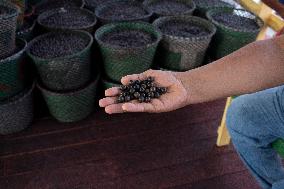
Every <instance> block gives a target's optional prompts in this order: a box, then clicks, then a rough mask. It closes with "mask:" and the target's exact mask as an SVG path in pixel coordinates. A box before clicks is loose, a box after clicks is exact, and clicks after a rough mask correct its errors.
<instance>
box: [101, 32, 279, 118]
mask: <svg viewBox="0 0 284 189" xmlns="http://www.w3.org/2000/svg"><path fill="white" fill-rule="evenodd" d="M148 76H153V77H154V78H155V82H157V84H158V85H159V86H163V87H168V93H166V94H164V95H162V96H161V98H159V99H154V100H152V102H151V103H138V102H136V101H133V102H129V103H124V104H116V99H117V97H115V96H117V95H118V94H119V93H120V90H119V88H111V89H108V90H106V91H105V95H106V98H104V99H101V100H100V102H99V104H100V106H101V107H104V108H105V111H106V112H107V113H109V114H113V113H123V112H151V113H159V112H167V111H172V110H176V109H178V108H182V107H184V106H187V105H189V104H195V103H202V102H207V101H211V100H216V99H219V98H225V97H228V96H233V95H241V94H246V93H253V92H256V91H260V90H264V89H267V88H272V87H275V86H279V85H281V84H284V35H283V36H280V37H277V38H274V39H269V40H264V41H257V42H254V43H251V44H249V45H247V46H245V47H243V48H242V49H240V50H238V51H236V52H234V53H232V54H231V55H228V56H226V57H224V58H222V59H220V60H217V61H215V62H214V63H211V64H209V65H206V66H203V67H200V68H197V69H194V70H190V71H187V72H165V71H155V70H149V71H146V72H144V73H142V74H136V75H130V76H126V77H123V78H122V80H121V82H122V84H124V85H126V84H128V83H129V81H130V80H137V79H144V78H146V77H148Z"/></svg>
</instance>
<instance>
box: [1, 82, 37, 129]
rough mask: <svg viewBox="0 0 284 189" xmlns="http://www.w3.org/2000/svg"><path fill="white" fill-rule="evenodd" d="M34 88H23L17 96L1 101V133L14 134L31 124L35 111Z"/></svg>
mask: <svg viewBox="0 0 284 189" xmlns="http://www.w3.org/2000/svg"><path fill="white" fill-rule="evenodd" d="M33 89H34V84H33V85H32V86H30V88H28V89H25V90H23V91H22V92H20V93H19V94H17V95H16V96H14V97H12V98H9V99H7V100H6V101H2V102H0V120H1V122H0V134H1V135H6V134H12V133H16V132H19V131H22V130H24V129H26V128H27V127H28V126H30V125H31V123H32V121H33V117H34V113H33Z"/></svg>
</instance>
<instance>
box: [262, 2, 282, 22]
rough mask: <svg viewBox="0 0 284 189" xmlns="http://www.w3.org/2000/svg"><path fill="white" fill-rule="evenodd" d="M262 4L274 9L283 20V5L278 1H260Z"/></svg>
mask: <svg viewBox="0 0 284 189" xmlns="http://www.w3.org/2000/svg"><path fill="white" fill-rule="evenodd" d="M262 2H263V3H265V4H266V5H268V6H269V7H271V8H272V9H274V10H275V11H276V12H277V13H278V14H279V15H280V16H281V17H282V18H284V5H283V4H282V3H280V2H279V0H262Z"/></svg>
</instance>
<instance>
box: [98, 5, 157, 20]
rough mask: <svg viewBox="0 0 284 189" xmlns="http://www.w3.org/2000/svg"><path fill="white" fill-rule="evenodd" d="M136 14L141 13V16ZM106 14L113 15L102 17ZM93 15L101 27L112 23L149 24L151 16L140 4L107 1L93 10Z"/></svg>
mask: <svg viewBox="0 0 284 189" xmlns="http://www.w3.org/2000/svg"><path fill="white" fill-rule="evenodd" d="M128 7H132V8H133V10H128V9H127V8H128ZM138 12H139V13H141V15H139V14H138ZM142 12H143V14H142ZM106 13H112V14H113V15H107V16H106V15H104V14H106ZM95 14H96V17H97V18H98V19H99V21H100V23H101V24H102V25H105V24H109V23H114V22H134V21H145V22H149V21H150V18H151V16H152V14H151V13H149V12H148V11H147V10H146V9H145V8H144V7H143V5H142V3H139V2H137V1H133V0H117V1H113V2H108V1H107V2H106V3H103V4H102V5H100V6H98V7H97V8H96V9H95ZM135 14H137V15H135Z"/></svg>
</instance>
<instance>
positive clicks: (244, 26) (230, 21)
mask: <svg viewBox="0 0 284 189" xmlns="http://www.w3.org/2000/svg"><path fill="white" fill-rule="evenodd" d="M212 18H213V19H214V20H215V21H216V22H218V23H221V24H223V25H225V26H228V27H231V28H234V29H236V30H250V31H255V30H258V29H259V25H258V23H257V22H256V20H255V19H251V18H247V17H244V16H240V15H237V14H232V13H228V12H222V13H217V14H215V15H213V16H212Z"/></svg>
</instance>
